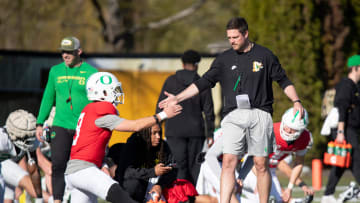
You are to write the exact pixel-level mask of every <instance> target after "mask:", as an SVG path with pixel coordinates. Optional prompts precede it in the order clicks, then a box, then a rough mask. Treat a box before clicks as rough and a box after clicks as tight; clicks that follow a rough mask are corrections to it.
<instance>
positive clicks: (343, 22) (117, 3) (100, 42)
mask: <svg viewBox="0 0 360 203" xmlns="http://www.w3.org/2000/svg"><path fill="white" fill-rule="evenodd" d="M359 13H360V1H358V0H291V1H288V0H182V1H172V0H53V1H47V0H1V1H0V36H1V37H0V49H3V50H27V51H50V52H57V51H58V49H57V48H58V46H59V42H60V40H61V39H62V38H63V37H64V36H69V35H74V36H77V37H78V38H79V39H80V40H81V42H82V47H83V49H84V51H85V52H87V53H179V54H180V53H182V52H183V51H185V50H186V49H190V48H191V49H195V50H198V51H200V52H201V53H209V52H210V49H209V47H210V45H211V44H223V43H224V42H225V43H226V32H225V25H226V23H227V21H228V20H229V19H230V18H231V17H234V16H243V17H245V18H246V19H247V21H248V24H249V37H250V39H251V40H252V41H254V42H256V43H258V44H261V45H263V46H265V47H268V48H269V49H270V50H272V51H273V52H274V53H275V54H276V55H277V56H278V57H279V59H280V62H281V64H282V66H283V67H284V69H285V70H286V72H287V74H288V76H289V78H290V79H291V80H292V81H293V83H294V84H295V87H296V89H297V92H298V94H299V96H300V98H301V100H302V101H303V105H304V107H305V108H306V109H307V110H308V112H309V114H310V125H309V127H308V128H309V129H310V130H311V131H312V133H313V137H314V146H313V148H312V152H313V153H309V154H308V156H307V160H311V159H312V158H321V157H322V152H323V151H324V150H325V149H326V142H327V140H326V138H325V137H322V136H320V129H321V125H322V122H323V118H321V113H320V112H321V101H322V96H323V94H324V91H325V90H326V89H329V88H332V87H334V85H335V84H336V83H337V82H338V81H339V80H340V79H341V77H343V76H344V75H345V74H346V59H347V57H349V56H351V55H353V54H356V53H359V46H360V41H359V39H360V38H359V33H360V16H359ZM274 90H275V104H274V109H275V112H274V117H273V118H274V122H276V121H280V120H281V115H282V113H283V112H284V111H285V110H286V109H287V108H289V107H290V106H292V103H291V102H290V101H289V100H288V99H287V97H286V96H285V95H284V94H283V91H282V90H281V89H280V88H279V87H278V85H277V84H274Z"/></svg>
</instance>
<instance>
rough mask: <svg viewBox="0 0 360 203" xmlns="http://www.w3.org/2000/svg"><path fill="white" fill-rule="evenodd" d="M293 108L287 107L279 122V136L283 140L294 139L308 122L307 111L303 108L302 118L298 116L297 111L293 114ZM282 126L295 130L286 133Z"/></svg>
mask: <svg viewBox="0 0 360 203" xmlns="http://www.w3.org/2000/svg"><path fill="white" fill-rule="evenodd" d="M293 112H294V109H293V108H290V109H288V110H287V111H286V112H285V113H284V114H283V116H282V119H281V124H280V136H281V138H282V139H284V140H285V141H294V140H296V139H297V138H299V136H300V135H301V133H302V132H303V131H304V130H305V128H306V126H307V125H308V123H309V116H308V113H307V111H306V110H305V109H304V115H303V118H300V115H299V112H298V111H297V112H296V113H295V115H294V113H293ZM284 126H287V127H289V128H291V129H293V130H295V131H296V132H294V133H288V132H285V130H284Z"/></svg>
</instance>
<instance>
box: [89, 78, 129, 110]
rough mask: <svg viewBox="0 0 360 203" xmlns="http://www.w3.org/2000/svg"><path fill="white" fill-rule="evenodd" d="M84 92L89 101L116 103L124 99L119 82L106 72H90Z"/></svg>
mask: <svg viewBox="0 0 360 203" xmlns="http://www.w3.org/2000/svg"><path fill="white" fill-rule="evenodd" d="M86 92H87V97H88V99H89V100H90V101H108V102H110V103H113V104H115V105H118V104H123V103H124V100H125V94H124V92H123V90H122V88H121V82H119V81H118V79H117V78H116V77H115V76H114V75H113V74H111V73H108V72H97V73H94V74H92V75H91V76H90V77H89V78H88V80H87V82H86Z"/></svg>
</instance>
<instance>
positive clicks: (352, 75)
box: [321, 55, 360, 203]
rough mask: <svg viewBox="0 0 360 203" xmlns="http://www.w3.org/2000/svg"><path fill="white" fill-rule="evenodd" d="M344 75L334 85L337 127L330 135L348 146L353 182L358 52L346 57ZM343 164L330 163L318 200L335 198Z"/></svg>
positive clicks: (359, 121) (359, 161)
mask: <svg viewBox="0 0 360 203" xmlns="http://www.w3.org/2000/svg"><path fill="white" fill-rule="evenodd" d="M347 67H348V71H349V72H348V75H347V77H345V78H343V79H342V80H341V81H340V82H339V83H338V84H337V85H336V87H335V89H336V94H335V101H334V107H336V108H337V109H338V111H339V122H338V125H337V130H336V129H333V130H332V131H331V139H333V140H335V142H337V143H343V142H344V141H346V142H347V143H350V144H351V146H352V154H351V157H352V159H351V164H350V170H351V172H352V174H353V175H354V177H355V180H356V182H357V183H358V184H359V183H360V170H359V168H360V149H359V135H360V96H359V95H360V91H359V87H358V82H359V81H360V55H353V56H351V57H350V58H349V59H348V61H347ZM345 170H346V168H342V167H336V166H332V168H331V171H330V175H329V180H328V182H327V185H326V189H325V192H324V196H323V197H322V199H321V202H325V203H332V202H336V199H335V197H334V193H335V188H336V185H337V184H338V182H339V180H340V178H341V176H342V175H343V174H344V172H345Z"/></svg>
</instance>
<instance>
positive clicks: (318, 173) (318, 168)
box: [312, 159, 322, 190]
mask: <svg viewBox="0 0 360 203" xmlns="http://www.w3.org/2000/svg"><path fill="white" fill-rule="evenodd" d="M321 179H322V163H321V160H320V159H313V160H312V187H313V189H314V190H321Z"/></svg>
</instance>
